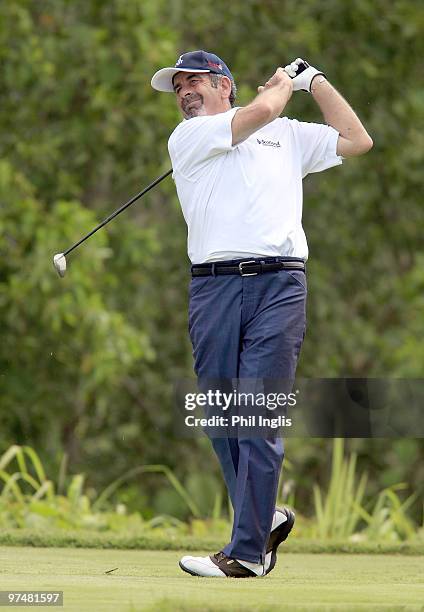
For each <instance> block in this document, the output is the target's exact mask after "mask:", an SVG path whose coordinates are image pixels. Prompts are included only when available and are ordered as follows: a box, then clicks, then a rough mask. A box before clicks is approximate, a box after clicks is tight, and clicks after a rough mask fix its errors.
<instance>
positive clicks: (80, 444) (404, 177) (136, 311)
mask: <svg viewBox="0 0 424 612" xmlns="http://www.w3.org/2000/svg"><path fill="white" fill-rule="evenodd" d="M423 22H424V15H423V12H422V10H421V7H420V5H419V3H418V2H411V1H410V0H394V1H393V2H391V3H390V4H388V3H387V2H385V1H383V0H375V1H372V2H371V1H370V0H357V1H356V2H342V1H341V0H327V1H326V2H325V3H324V2H322V1H319V0H309V1H307V2H302V3H300V4H299V3H298V2H294V1H293V0H285V1H281V0H279V1H277V0H262V1H261V2H257V1H254V0H244V1H243V2H241V1H240V0H234V1H233V2H231V3H228V2H223V1H222V0H216V1H215V2H213V3H199V2H194V1H193V0H187V1H185V2H184V3H183V2H182V1H181V0H173V2H165V1H164V0H155V1H153V0H145V1H142V0H110V1H109V2H101V1H100V0H90V2H85V1H82V0H73V1H70V0H55V1H53V0H44V1H43V2H37V3H35V2H32V1H31V0H19V1H18V0H10V1H8V2H3V3H1V4H0V96H1V97H0V102H1V104H0V129H1V138H0V207H1V208H0V237H1V240H0V254H1V257H0V326H1V339H2V340H1V345H0V419H1V421H0V425H1V426H0V454H1V452H2V451H4V450H5V449H7V448H8V447H9V446H10V445H11V444H14V443H17V444H29V445H31V446H33V447H34V448H36V449H37V452H38V453H39V455H40V457H41V458H42V460H43V464H44V465H45V466H46V470H47V471H48V472H50V473H55V472H56V471H57V470H58V469H59V464H60V462H61V460H62V458H63V454H64V453H66V456H67V458H68V469H69V471H70V472H71V473H77V472H84V473H85V474H86V475H87V480H88V483H89V485H90V487H91V488H92V490H93V491H98V490H99V489H101V488H102V487H103V486H105V485H106V484H108V483H109V482H111V481H113V480H114V479H115V478H117V477H118V476H120V475H121V474H122V473H124V472H125V471H127V470H129V469H131V468H133V467H134V466H137V465H140V464H155V463H160V464H165V465H167V466H169V467H170V468H171V469H172V470H173V471H174V472H175V474H176V475H177V476H178V478H179V479H180V480H181V481H182V482H183V483H184V486H185V487H186V488H187V490H188V491H190V493H191V494H192V495H194V496H195V497H196V499H197V500H200V501H199V503H201V504H202V512H203V514H204V515H207V514H208V512H209V511H210V509H211V505H212V503H213V499H214V494H215V492H216V491H220V492H221V493H223V484H222V480H221V477H220V474H219V467H218V464H217V461H216V460H215V458H214V456H213V453H212V451H211V450H210V448H209V444H208V442H207V441H206V440H182V439H178V438H176V437H175V435H174V433H173V418H174V414H173V403H172V402H173V400H172V393H173V382H174V380H175V379H178V378H181V377H185V376H189V375H190V374H191V371H192V357H191V347H190V344H189V340H188V335H187V284H188V276H187V270H188V260H187V255H186V250H185V240H186V229H185V225H184V222H183V219H182V216H181V213H180V210H179V204H178V201H177V198H176V194H175V190H174V186H173V183H172V180H171V179H167V180H166V181H164V182H163V183H162V184H161V185H160V187H158V188H156V189H155V190H154V191H153V192H151V193H149V195H148V196H147V197H146V198H143V200H142V201H140V202H139V203H138V204H137V205H135V206H133V207H131V209H130V210H128V211H127V212H126V213H125V214H124V215H122V216H121V217H119V219H117V220H116V221H114V222H113V223H112V224H111V225H110V226H108V228H107V229H105V230H102V231H101V232H99V233H98V234H96V236H94V237H93V238H92V239H90V241H89V242H87V243H86V244H85V245H84V247H83V248H82V249H81V250H80V251H79V252H77V253H75V254H74V255H73V256H71V257H70V266H69V271H68V274H67V276H66V277H65V278H64V279H62V280H60V281H59V280H58V278H57V276H56V274H55V272H54V270H53V267H52V264H51V261H52V255H53V254H54V253H55V252H58V251H60V250H64V249H65V248H66V247H67V246H68V245H70V244H72V243H73V242H74V241H76V240H77V239H78V238H80V237H81V236H82V235H83V234H85V233H86V232H87V231H88V230H89V229H91V228H92V227H93V226H94V225H95V224H96V223H97V222H98V221H99V220H101V219H102V218H103V217H105V216H106V215H107V214H109V213H110V212H111V211H112V210H113V209H114V208H115V207H117V206H118V205H119V204H120V203H122V202H124V201H126V200H127V199H128V198H129V197H130V196H131V195H133V194H134V193H136V192H138V191H139V190H140V189H141V188H142V186H144V185H147V184H148V183H149V182H150V181H151V180H153V179H154V178H155V177H157V176H159V175H160V174H161V173H163V172H165V171H166V170H167V169H168V168H169V166H170V162H169V158H168V154H167V138H168V136H169V134H170V132H171V131H172V129H173V128H174V126H175V125H176V124H177V123H178V122H179V120H180V117H179V114H178V111H177V108H176V106H175V101H174V100H173V97H172V96H171V95H165V94H159V93H158V92H155V91H154V90H152V88H151V87H150V78H151V76H152V74H153V73H154V72H155V71H156V70H157V69H158V68H160V67H162V66H166V65H172V64H173V63H174V62H175V59H176V58H177V57H178V56H179V55H180V53H182V52H184V51H186V50H190V49H195V48H203V49H208V50H211V51H214V52H216V53H217V54H218V55H220V56H221V57H223V58H224V59H225V60H226V62H227V63H228V64H229V65H230V67H231V70H232V72H233V74H234V76H235V78H236V81H237V83H238V88H239V101H238V103H239V104H240V105H243V104H246V103H248V102H249V100H250V99H251V98H252V97H253V95H254V93H255V91H256V87H257V85H258V84H261V83H263V82H264V81H265V80H266V79H267V78H268V77H269V76H270V75H271V74H272V73H273V72H274V70H275V68H276V66H278V65H285V64H286V63H287V62H288V61H290V60H291V59H293V58H295V57H298V56H300V57H306V58H307V59H308V60H309V61H310V62H311V63H312V64H314V65H317V66H319V67H320V68H321V69H322V70H323V71H324V72H325V73H326V74H327V76H328V77H329V79H330V81H331V82H332V83H333V84H334V85H335V86H336V87H337V88H338V89H339V90H340V91H341V92H342V93H343V94H344V95H345V96H346V98H347V99H348V100H349V102H350V103H351V104H352V106H353V107H354V109H355V110H356V111H357V113H358V114H359V116H360V117H361V119H362V120H363V122H364V124H365V125H366V127H367V129H368V130H369V132H370V134H371V135H372V138H373V140H374V148H373V150H372V151H371V152H370V153H369V154H368V155H366V156H364V157H361V158H357V159H352V160H348V161H346V162H345V163H344V164H343V166H342V167H339V168H337V169H333V170H330V171H328V172H326V173H323V174H321V175H312V176H310V177H308V178H307V179H306V181H305V184H304V188H305V212H304V226H305V230H306V233H307V236H308V240H309V245H310V260H309V262H308V272H309V274H308V282H309V303H308V332H307V336H306V341H305V344H304V348H303V352H302V357H301V362H300V366H299V375H302V376H308V377H309V376H310V377H334V376H357V377H369V376H382V377H407V378H408V377H410V378H419V377H421V376H422V372H423V364H424V342H423V333H422V330H423V326H424V314H423V313H424V309H423V306H424V298H423V295H424V292H423V289H424V265H423V264H424V252H423V246H422V235H423V210H422V191H421V189H420V188H421V181H422V158H423V150H424V142H423V139H424V137H423V131H422V129H421V127H420V125H421V126H422V121H423V115H424V93H423V92H424V88H423V86H422V62H421V58H422V57H423V41H424V32H423V30H424V23H423ZM287 114H288V115H289V116H291V117H296V118H301V119H303V120H307V121H321V116H320V113H319V110H318V108H317V107H316V105H315V104H314V102H313V100H312V99H311V97H310V96H307V95H306V94H303V93H302V92H300V93H298V94H296V95H294V96H293V98H292V100H291V101H290V104H289V107H288V108H287ZM400 409H401V410H407V406H402V407H400ZM330 445H331V441H329V440H320V439H307V440H306V439H304V440H303V439H291V440H288V441H287V443H286V453H287V456H288V458H289V461H290V464H287V465H289V466H290V469H289V470H288V476H290V482H291V483H292V485H291V486H292V487H294V488H295V491H296V504H297V507H298V508H299V509H300V510H301V512H302V513H304V514H305V515H308V513H309V512H310V509H311V504H312V501H311V490H312V485H313V484H315V483H320V484H322V483H323V482H324V481H325V479H326V477H327V474H328V470H329V462H328V455H329V449H330ZM348 447H349V448H350V449H352V450H355V451H356V452H357V453H358V463H359V466H360V467H361V468H366V469H367V471H368V473H369V476H370V480H369V483H368V488H367V495H368V496H369V497H370V498H371V497H372V496H375V494H376V493H377V492H378V491H379V490H380V489H381V488H382V487H386V486H390V485H393V484H395V483H399V482H406V483H407V487H406V490H405V496H407V495H408V494H410V493H411V492H418V493H419V496H418V500H417V502H416V503H415V505H414V507H413V512H414V515H415V517H416V519H417V520H419V521H422V483H423V482H424V467H423V466H424V462H423V458H424V445H423V443H422V440H418V439H403V440H384V439H381V440H350V441H349V442H348ZM287 481H288V479H286V483H287ZM283 482H284V479H283ZM116 498H117V500H119V501H121V502H122V503H125V504H127V505H128V506H129V507H130V508H131V509H133V510H139V511H140V512H142V514H143V516H146V517H150V516H153V515H154V514H155V513H158V512H164V511H165V510H166V512H167V513H169V514H173V515H175V516H178V517H180V518H184V517H185V516H186V512H187V509H186V507H185V506H184V504H183V503H182V502H181V500H180V498H179V497H178V495H177V494H176V493H175V491H172V490H170V489H169V487H168V486H167V483H166V482H165V479H163V478H161V477H160V476H158V475H157V474H151V475H149V474H146V475H144V476H143V478H142V479H139V480H135V481H134V482H133V483H132V484H128V485H127V486H124V487H122V488H121V489H120V491H119V492H117V493H116Z"/></svg>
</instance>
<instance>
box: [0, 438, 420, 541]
mask: <svg viewBox="0 0 424 612" xmlns="http://www.w3.org/2000/svg"><path fill="white" fill-rule="evenodd" d="M14 463H15V464H17V467H18V471H13V465H14ZM355 466H356V454H354V453H353V454H351V455H350V456H349V458H346V459H345V458H344V456H343V441H342V440H340V439H338V440H335V442H334V449H333V458H332V470H331V476H330V481H329V486H328V493H327V494H326V495H324V494H323V493H322V492H321V490H320V488H319V487H314V500H315V516H314V517H313V519H312V520H307V519H305V518H304V517H302V516H301V515H298V517H297V521H296V532H297V533H296V532H295V539H297V538H300V539H313V540H316V541H321V542H325V541H326V540H330V541H333V542H348V541H352V542H366V541H375V542H385V541H389V542H397V541H401V540H419V539H420V538H421V535H422V530H421V531H419V530H418V529H417V527H416V525H414V523H413V521H412V520H411V519H410V517H409V516H408V514H407V511H408V510H409V508H410V506H411V504H412V502H413V500H414V499H415V498H416V497H417V495H416V494H414V495H413V496H410V497H409V498H408V499H407V500H406V501H404V502H401V501H400V499H399V497H398V496H397V495H396V493H395V491H396V490H399V489H402V488H405V486H404V485H398V486H397V487H391V488H387V489H384V490H383V491H382V492H381V493H380V494H379V496H378V498H377V501H376V503H375V506H374V508H373V510H372V511H371V512H368V511H367V510H366V509H365V508H364V507H363V505H362V500H363V496H364V491H365V484H366V477H365V475H363V476H362V477H361V479H360V481H359V484H356V474H355ZM149 473H150V474H156V475H160V474H162V475H164V476H165V477H166V479H167V481H168V483H167V487H166V488H163V489H161V490H160V493H161V500H163V501H164V503H163V504H162V505H160V510H159V513H158V515H157V516H155V517H154V518H152V519H151V520H147V521H146V520H144V519H143V518H142V516H141V514H140V512H132V513H128V511H127V508H126V506H125V505H124V504H123V503H118V504H116V505H115V506H113V505H112V504H111V498H112V496H113V494H114V493H115V492H116V491H117V490H118V489H119V488H120V487H122V485H123V484H124V483H126V482H128V481H129V480H132V479H134V478H136V477H138V476H140V475H143V476H145V475H146V474H149ZM64 480H65V479H64V477H63V475H61V476H60V484H61V486H62V487H63V489H64V490H63V492H62V493H61V492H60V486H59V485H57V486H56V484H55V483H54V482H53V481H52V480H50V479H48V478H47V476H46V473H45V470H44V467H43V465H42V463H41V461H40V458H39V457H38V455H37V453H36V452H35V451H34V450H33V449H32V448H31V447H28V446H23V447H20V446H16V445H14V446H11V447H10V448H9V449H8V450H7V451H6V452H5V453H4V454H3V455H2V456H0V481H3V483H4V484H3V487H2V488H0V526H1V527H2V529H11V528H12V530H13V529H14V528H20V529H23V530H25V529H30V530H31V529H35V530H53V532H57V531H58V530H64V531H72V532H74V531H78V530H82V531H84V530H91V531H92V532H107V533H109V534H113V533H114V532H117V533H120V534H123V535H125V534H127V533H132V534H137V535H138V536H139V537H145V536H147V537H150V536H154V537H157V538H161V537H163V536H165V537H168V538H170V537H171V538H175V537H180V536H182V535H190V536H192V537H194V538H208V537H215V538H220V537H222V539H223V541H224V540H225V537H228V532H229V529H230V524H229V522H228V521H227V520H225V519H224V517H223V516H221V502H222V500H221V498H220V494H219V492H218V493H217V492H216V487H215V486H214V484H216V483H213V482H211V480H209V485H210V486H211V489H209V487H207V484H206V483H207V482H208V479H206V483H205V482H203V481H201V480H200V479H196V478H194V479H193V478H192V479H190V480H189V481H188V486H187V487H186V488H185V487H184V486H183V485H182V483H181V482H180V481H179V480H178V478H176V476H175V475H174V474H173V472H172V471H171V470H170V469H169V468H168V467H166V466H164V465H142V466H139V467H136V468H134V469H132V470H130V471H129V472H128V473H126V474H123V475H122V476H121V477H120V478H118V479H116V480H115V481H114V482H112V483H111V484H110V485H109V486H107V487H106V489H105V490H104V491H103V492H102V493H101V494H100V495H98V496H97V497H96V498H95V499H93V495H92V493H90V491H89V489H87V487H86V484H85V476H84V474H76V475H74V476H70V477H69V478H68V479H67V480H68V484H67V486H66V487H65V486H64ZM169 485H171V488H170V487H169ZM205 489H207V492H206V495H207V496H209V497H210V500H211V502H212V501H213V496H214V495H215V500H214V504H213V508H214V511H213V514H212V516H210V505H209V504H207V505H205V506H204V507H203V509H202V510H200V509H199V507H198V505H197V503H196V501H197V499H199V500H200V501H201V502H204V501H205V496H204V492H205ZM170 491H171V492H174V494H175V495H176V496H177V499H179V500H180V502H181V503H183V504H185V506H186V507H187V509H188V511H189V517H190V521H189V522H186V523H184V522H182V521H180V520H179V519H178V518H176V517H175V516H172V513H173V511H174V509H175V508H177V513H178V511H179V506H178V504H177V505H175V501H174V505H172V500H173V498H172V496H171V497H170V496H169V492H170ZM199 492H200V493H201V495H200V497H198V498H196V495H198V494H199ZM174 499H175V498H174ZM170 500H171V503H170ZM163 508H166V511H167V512H166V514H164V513H163V510H162V509H163ZM208 516H209V518H207V517H208ZM361 521H362V523H363V522H365V523H366V528H365V529H363V528H362V523H361ZM420 534H421V535H420ZM73 537H74V536H72V538H73ZM82 537H84V536H82ZM59 539H60V536H59ZM77 539H78V538H77Z"/></svg>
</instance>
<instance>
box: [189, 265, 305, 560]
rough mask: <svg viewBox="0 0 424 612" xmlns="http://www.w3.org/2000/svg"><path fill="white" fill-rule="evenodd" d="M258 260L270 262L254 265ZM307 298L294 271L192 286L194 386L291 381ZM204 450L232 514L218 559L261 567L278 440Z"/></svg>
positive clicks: (279, 454) (211, 279)
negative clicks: (215, 462)
mask: <svg viewBox="0 0 424 612" xmlns="http://www.w3.org/2000/svg"><path fill="white" fill-rule="evenodd" d="M264 260H265V261H269V260H268V259H266V258H261V259H258V260H257V261H264ZM232 261H233V262H234V263H238V262H239V261H241V260H232ZM306 294H307V290H306V277H305V273H304V272H302V271H298V270H290V271H288V270H281V271H279V272H268V273H265V274H260V275H257V276H244V277H241V276H239V275H228V276H206V277H195V278H193V279H192V281H191V284H190V306H189V331H190V338H191V341H192V345H193V355H194V369H195V372H196V374H197V376H198V378H199V379H200V380H201V379H250V380H252V379H263V378H268V379H282V378H284V379H294V376H295V371H296V365H297V361H298V357H299V353H300V349H301V346H302V342H303V338H304V334H305V327H306V312H305V309H306ZM211 442H212V445H213V448H214V450H215V452H216V454H217V456H218V459H219V461H220V464H221V468H222V471H223V474H224V478H225V482H226V485H227V489H228V492H229V495H230V498H231V503H232V506H233V509H234V523H233V531H232V536H231V542H230V543H229V544H228V545H227V546H226V547H225V548H224V552H225V554H227V555H228V556H230V557H234V558H238V559H243V560H245V561H251V562H253V563H263V562H264V558H265V551H266V545H267V541H268V538H269V533H270V530H271V525H272V519H273V514H274V510H275V501H276V497H277V487H278V481H279V475H280V470H281V465H282V462H283V457H284V449H283V443H282V439H281V438H279V437H274V438H273V439H272V438H271V439H264V438H260V437H255V438H243V437H240V436H239V437H237V438H234V437H233V438H222V437H220V438H212V439H211Z"/></svg>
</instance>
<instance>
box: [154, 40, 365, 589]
mask: <svg viewBox="0 0 424 612" xmlns="http://www.w3.org/2000/svg"><path fill="white" fill-rule="evenodd" d="M152 86H153V87H154V88H155V89H157V90H158V91H166V92H174V94H175V96H176V99H177V104H178V106H179V108H180V109H181V112H182V114H183V116H184V120H183V121H182V122H181V123H180V124H179V125H178V126H177V127H176V129H175V130H174V132H173V133H172V134H171V137H170V139H169V153H170V157H171V160H172V165H173V170H174V172H173V178H174V180H175V183H176V187H177V192H178V197H179V200H180V203H181V207H182V210H183V214H184V218H185V220H186V222H187V226H188V255H189V258H190V260H191V262H192V267H191V272H192V281H191V285H190V309H189V328H190V337H191V341H192V344H193V354H194V359H195V366H194V367H195V371H196V374H197V376H198V378H199V379H201V380H209V379H215V380H216V379H220V380H233V379H238V380H261V379H265V378H266V379H286V380H293V379H294V376H295V371H296V365H297V360H298V357H299V353H300V349H301V345H302V342H303V337H304V333H305V326H306V315H305V304H306V293H307V290H306V278H305V261H306V260H307V257H308V247H307V242H306V238H305V234H304V231H303V228H302V179H303V178H304V177H305V176H306V175H307V174H309V173H311V172H320V171H321V170H325V169H327V168H330V167H332V166H335V165H338V164H341V163H342V158H343V157H351V156H356V155H361V154H363V153H366V152H367V151H368V150H369V149H370V148H371V147H372V140H371V138H370V137H369V135H368V134H367V132H366V130H365V128H364V127H363V125H362V123H361V122H360V120H359V119H358V117H357V116H356V114H355V113H354V111H353V110H352V109H351V107H350V106H349V104H348V103H347V102H346V101H345V100H344V99H343V97H342V96H341V95H340V94H339V93H338V92H337V91H336V90H335V89H334V87H333V86H332V85H331V84H330V83H329V82H328V81H327V79H326V77H325V76H324V74H323V73H322V72H320V71H319V70H317V69H315V68H313V67H312V66H309V65H308V64H307V63H306V62H305V61H304V60H301V59H297V60H295V61H294V62H292V63H291V64H289V65H288V66H286V67H285V68H284V69H283V68H281V67H279V68H277V70H276V71H275V73H274V74H273V76H272V77H271V78H270V79H269V80H268V81H267V82H266V83H265V84H264V85H263V86H261V87H259V88H258V95H257V96H256V97H255V98H254V100H252V102H251V103H250V104H248V105H247V106H244V107H235V106H234V101H235V95H236V86H235V83H234V79H233V77H232V74H231V72H230V70H229V69H228V67H227V66H226V64H225V63H224V62H223V61H222V60H221V59H220V58H219V57H217V56H216V55H214V54H212V53H208V52H205V51H192V52H189V53H184V54H183V55H181V56H180V58H179V59H178V60H177V62H176V64H175V66H173V67H170V68H163V69H162V70H159V71H158V72H156V74H155V75H154V76H153V78H152ZM300 89H302V90H305V91H307V92H309V93H310V94H311V95H312V96H313V97H314V99H315V101H316V102H317V104H318V106H319V108H320V109H321V112H322V114H323V116H324V120H325V123H326V125H325V124H322V125H321V124H315V123H305V122H300V121H297V120H291V119H288V118H287V117H280V115H281V114H282V113H283V111H284V109H285V106H286V104H287V103H288V101H289V100H290V98H291V96H292V93H293V91H298V90H300ZM212 444H213V447H214V450H215V452H216V454H217V456H218V458H219V461H220V463H221V467H222V471H223V474H224V478H225V482H226V485H227V488H228V491H229V495H230V498H231V502H232V505H233V509H234V524H233V530H232V536H231V541H230V543H229V544H228V545H227V546H226V547H225V548H224V549H223V551H221V552H218V553H216V554H212V555H211V556H208V557H192V556H185V557H183V558H182V559H181V561H180V567H181V568H182V569H183V570H184V571H186V572H188V573H190V574H193V575H196V576H220V577H226V576H230V577H237V578H243V577H250V576H252V577H255V576H263V575H266V574H268V573H269V572H270V571H271V570H272V569H273V568H274V566H275V562H276V553H277V548H278V546H279V544H281V542H283V541H284V540H285V539H286V538H287V536H288V534H289V532H290V530H291V528H292V526H293V523H294V514H293V513H292V512H291V511H290V510H289V509H287V508H284V509H282V510H280V509H278V508H275V502H276V497H277V487H278V480H279V474H280V470H281V464H282V461H283V456H284V451H283V445H282V440H281V438H279V437H274V438H273V437H269V438H268V437H267V438H263V437H259V436H258V437H252V438H246V437H239V438H237V437H227V438H225V437H220V438H212Z"/></svg>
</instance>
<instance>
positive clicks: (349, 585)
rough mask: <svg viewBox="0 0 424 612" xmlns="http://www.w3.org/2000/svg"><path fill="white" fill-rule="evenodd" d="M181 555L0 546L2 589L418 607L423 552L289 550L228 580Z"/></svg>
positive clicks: (110, 597)
mask: <svg viewBox="0 0 424 612" xmlns="http://www.w3.org/2000/svg"><path fill="white" fill-rule="evenodd" d="M199 554H206V553H205V552H203V553H199ZM179 556H180V555H179V553H177V552H170V551H135V550H131V551H122V550H108V551H105V550H87V549H77V550H76V549H52V548H19V547H13V548H11V547H1V548H0V584H1V587H0V588H1V589H3V590H6V589H7V590H13V589H15V590H29V589H37V590H42V589H45V590H54V589H57V590H63V591H64V602H65V606H64V609H65V610H77V611H78V612H84V611H86V610H87V611H88V610H90V611H94V612H107V611H108V610H111V611H113V612H121V611H123V612H127V611H128V612H130V611H137V610H155V611H156V610H168V611H169V612H171V611H172V612H174V611H178V610H194V611H196V612H197V611H202V612H204V611H205V612H207V611H212V610H213V611H215V610H225V611H234V610H238V611H245V610H255V611H265V610H266V611H268V610H269V611H270V610H289V611H290V610H304V611H307V610H308V611H309V610H322V611H324V610H325V611H327V610H343V611H350V610H363V611H364V612H365V611H368V610H372V611H376V610H385V611H386V610H392V611H395V610H399V611H400V610H402V611H404V610H423V606H422V602H423V601H424V585H423V580H422V576H423V575H424V562H423V557H418V556H406V557H405V556H399V555H384V556H378V555H373V556H368V555H360V556H359V555H352V554H351V555H343V554H339V555H325V554H322V555H313V554H297V555H293V554H290V553H286V554H281V555H280V556H279V562H278V564H277V567H276V569H275V570H274V572H272V574H270V575H269V576H267V577H266V578H263V579H251V580H231V579H219V578H207V579H205V578H194V577H192V576H189V575H188V574H184V573H183V572H181V570H180V569H179V567H178V559H179ZM112 568H118V569H117V570H115V572H114V573H112V574H109V575H107V574H105V572H106V571H107V570H110V569H112ZM18 609H20V608H18Z"/></svg>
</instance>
